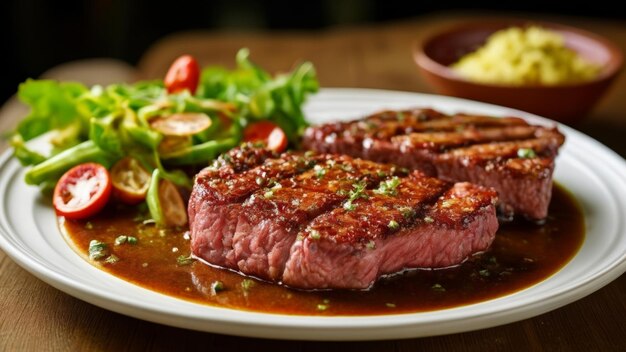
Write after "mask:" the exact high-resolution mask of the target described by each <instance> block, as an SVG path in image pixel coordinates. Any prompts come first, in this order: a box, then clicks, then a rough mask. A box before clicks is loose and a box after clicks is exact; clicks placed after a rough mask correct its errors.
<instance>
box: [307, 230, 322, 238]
mask: <svg viewBox="0 0 626 352" xmlns="http://www.w3.org/2000/svg"><path fill="white" fill-rule="evenodd" d="M309 237H310V238H311V239H312V240H319V239H320V237H322V235H320V232H319V231H317V230H311V231H310V232H309Z"/></svg>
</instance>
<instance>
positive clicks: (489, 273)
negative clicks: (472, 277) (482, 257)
mask: <svg viewBox="0 0 626 352" xmlns="http://www.w3.org/2000/svg"><path fill="white" fill-rule="evenodd" d="M478 274H479V275H480V276H483V277H489V276H491V272H489V270H487V269H482V270H479V271H478Z"/></svg>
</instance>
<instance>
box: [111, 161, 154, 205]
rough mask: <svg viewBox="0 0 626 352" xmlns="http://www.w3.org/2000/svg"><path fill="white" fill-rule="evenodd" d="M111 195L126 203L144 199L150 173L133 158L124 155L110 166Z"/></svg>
mask: <svg viewBox="0 0 626 352" xmlns="http://www.w3.org/2000/svg"><path fill="white" fill-rule="evenodd" d="M111 182H112V183H113V195H114V196H115V197H116V198H117V199H119V200H120V201H122V202H123V203H126V204H130V205H133V204H138V203H140V202H141V201H143V200H144V199H146V193H148V186H150V173H149V172H148V170H146V169H144V167H143V166H141V164H140V163H139V161H137V159H135V158H131V157H126V158H124V159H122V160H120V161H118V162H117V163H115V165H113V168H111Z"/></svg>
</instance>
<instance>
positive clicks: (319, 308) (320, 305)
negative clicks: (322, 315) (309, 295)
mask: <svg viewBox="0 0 626 352" xmlns="http://www.w3.org/2000/svg"><path fill="white" fill-rule="evenodd" d="M328 308H329V305H328V304H323V303H320V304H318V305H317V310H319V311H325V310H327V309H328Z"/></svg>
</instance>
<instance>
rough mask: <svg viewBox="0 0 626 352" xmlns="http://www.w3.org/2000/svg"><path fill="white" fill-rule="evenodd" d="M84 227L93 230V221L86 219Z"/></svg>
mask: <svg viewBox="0 0 626 352" xmlns="http://www.w3.org/2000/svg"><path fill="white" fill-rule="evenodd" d="M85 229H87V230H93V223H92V222H91V221H87V222H86V223H85Z"/></svg>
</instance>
